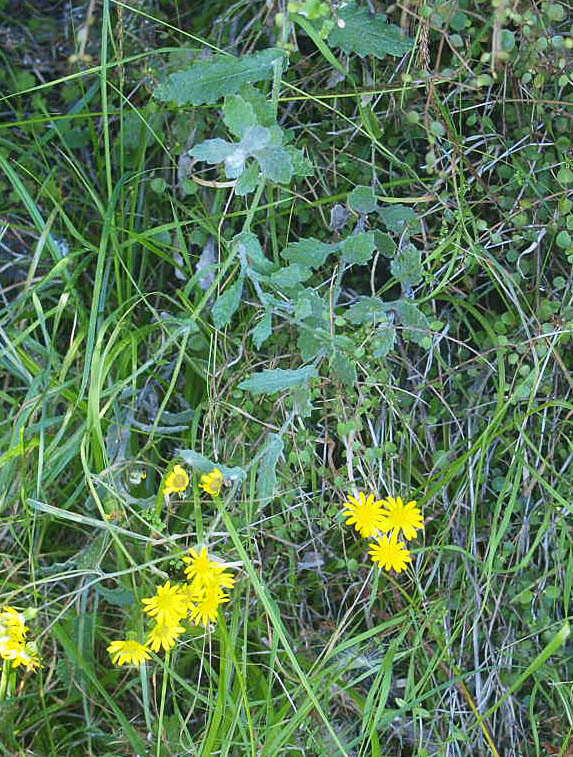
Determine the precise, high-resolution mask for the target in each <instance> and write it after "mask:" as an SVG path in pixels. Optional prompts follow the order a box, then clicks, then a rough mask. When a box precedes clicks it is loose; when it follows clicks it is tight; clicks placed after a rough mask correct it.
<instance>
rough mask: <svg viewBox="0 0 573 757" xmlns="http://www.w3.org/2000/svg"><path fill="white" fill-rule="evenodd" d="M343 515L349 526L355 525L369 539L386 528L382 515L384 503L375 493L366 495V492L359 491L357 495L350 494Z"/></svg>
mask: <svg viewBox="0 0 573 757" xmlns="http://www.w3.org/2000/svg"><path fill="white" fill-rule="evenodd" d="M344 507H345V510H344V512H343V516H344V517H345V518H346V523H347V524H348V525H349V526H352V525H354V528H355V529H356V530H357V531H358V533H359V534H360V536H363V537H364V538H365V539H368V538H369V537H371V536H376V534H377V533H378V532H379V531H384V530H386V529H385V528H384V520H383V517H382V503H381V502H380V501H379V500H376V499H375V498H374V495H373V494H369V495H368V496H366V495H365V494H364V492H358V496H357V497H353V496H352V494H349V495H348V502H345V503H344Z"/></svg>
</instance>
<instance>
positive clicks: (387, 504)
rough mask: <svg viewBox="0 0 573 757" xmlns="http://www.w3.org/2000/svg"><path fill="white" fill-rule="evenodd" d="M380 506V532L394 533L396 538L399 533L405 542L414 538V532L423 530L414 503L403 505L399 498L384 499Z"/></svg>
mask: <svg viewBox="0 0 573 757" xmlns="http://www.w3.org/2000/svg"><path fill="white" fill-rule="evenodd" d="M382 504H383V506H384V509H383V510H382V517H383V519H384V525H383V527H382V531H393V532H394V531H395V532H396V535H397V536H399V535H400V531H401V532H402V533H403V534H404V538H405V539H406V541H409V540H410V539H415V538H416V531H419V530H420V529H422V528H424V521H423V519H422V513H421V512H420V510H419V509H418V507H417V506H416V503H415V502H414V501H411V502H408V503H407V504H404V502H403V501H402V498H401V497H396V499H394V497H386V499H384V500H382Z"/></svg>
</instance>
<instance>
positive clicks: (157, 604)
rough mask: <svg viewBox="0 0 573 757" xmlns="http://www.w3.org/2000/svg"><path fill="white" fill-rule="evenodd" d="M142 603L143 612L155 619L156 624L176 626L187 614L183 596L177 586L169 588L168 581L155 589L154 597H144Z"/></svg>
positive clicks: (185, 600)
mask: <svg viewBox="0 0 573 757" xmlns="http://www.w3.org/2000/svg"><path fill="white" fill-rule="evenodd" d="M142 602H143V604H144V608H143V611H144V612H146V613H147V614H148V615H150V616H151V617H152V618H155V620H156V621H157V622H158V623H167V624H172V625H177V624H178V623H179V621H180V620H181V618H182V617H183V616H184V615H185V614H186V613H187V599H186V598H185V595H184V594H183V593H182V592H181V588H180V587H179V586H177V585H174V586H171V584H170V582H169V581H166V582H165V584H164V585H163V586H158V587H157V592H156V594H155V596H154V597H146V598H145V599H143V600H142Z"/></svg>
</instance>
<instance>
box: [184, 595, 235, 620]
mask: <svg viewBox="0 0 573 757" xmlns="http://www.w3.org/2000/svg"><path fill="white" fill-rule="evenodd" d="M228 601H229V595H228V594H224V593H223V592H222V591H220V590H219V589H217V590H215V591H206V592H205V593H204V595H203V597H202V599H200V600H199V602H198V603H197V604H196V606H195V607H194V608H193V609H192V610H191V618H192V620H193V622H194V623H195V625H202V626H207V625H208V624H209V623H214V622H215V621H216V620H217V613H218V611H219V605H221V604H223V603H224V602H228Z"/></svg>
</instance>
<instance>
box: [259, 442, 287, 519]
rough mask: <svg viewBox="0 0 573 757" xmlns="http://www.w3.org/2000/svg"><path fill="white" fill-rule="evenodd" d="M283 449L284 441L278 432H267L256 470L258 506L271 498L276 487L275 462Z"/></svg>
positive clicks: (266, 502)
mask: <svg viewBox="0 0 573 757" xmlns="http://www.w3.org/2000/svg"><path fill="white" fill-rule="evenodd" d="M283 449H284V441H283V439H282V437H281V436H279V435H278V434H269V436H268V438H267V441H266V444H265V447H264V449H263V452H262V454H261V461H260V463H259V469H258V471H257V499H258V500H259V507H264V506H265V505H268V503H269V502H270V501H271V500H272V498H273V496H274V494H275V491H276V487H277V463H278V461H279V458H280V456H281V455H282V452H283Z"/></svg>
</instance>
